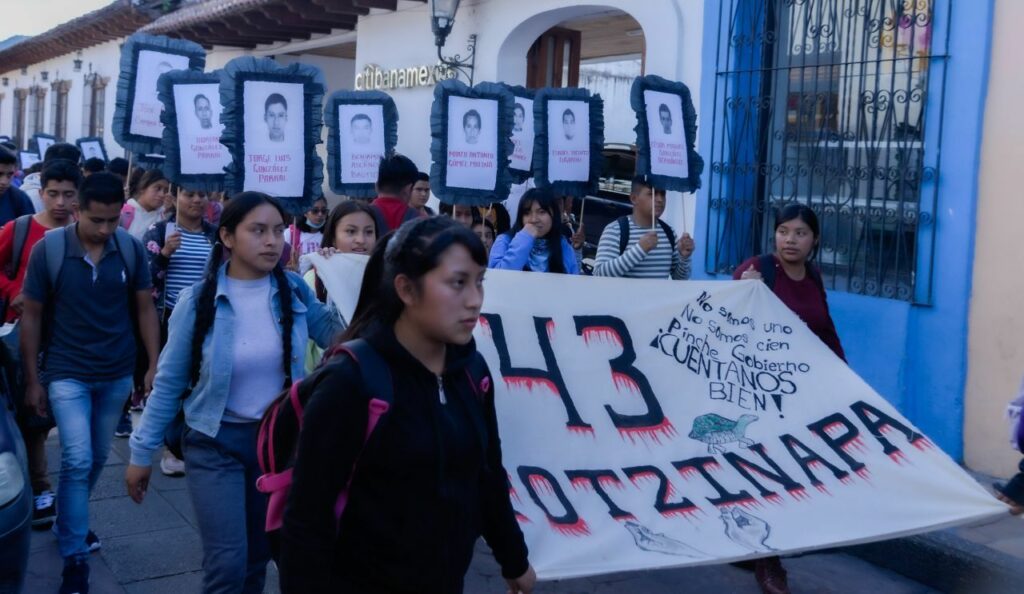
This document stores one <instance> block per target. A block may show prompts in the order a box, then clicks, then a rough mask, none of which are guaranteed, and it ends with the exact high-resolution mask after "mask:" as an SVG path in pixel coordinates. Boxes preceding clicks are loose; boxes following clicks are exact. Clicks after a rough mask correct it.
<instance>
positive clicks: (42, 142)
mask: <svg viewBox="0 0 1024 594" xmlns="http://www.w3.org/2000/svg"><path fill="white" fill-rule="evenodd" d="M32 144H35V146H36V152H37V153H38V154H39V158H40V159H42V158H44V157H46V149H48V148H50V147H51V146H53V145H54V144H57V137H56V136H53V135H52V134H38V133H37V134H33V135H32Z"/></svg>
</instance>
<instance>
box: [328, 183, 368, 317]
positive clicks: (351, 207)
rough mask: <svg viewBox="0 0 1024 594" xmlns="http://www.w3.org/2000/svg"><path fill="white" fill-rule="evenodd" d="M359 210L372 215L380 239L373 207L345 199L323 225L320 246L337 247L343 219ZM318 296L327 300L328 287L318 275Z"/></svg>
mask: <svg viewBox="0 0 1024 594" xmlns="http://www.w3.org/2000/svg"><path fill="white" fill-rule="evenodd" d="M357 212H361V213H364V214H365V215H366V216H368V217H370V220H371V221H373V232H374V236H375V237H376V239H377V241H380V226H379V225H378V224H377V217H375V216H374V212H373V209H372V208H370V205H369V204H367V203H365V202H362V201H359V200H345V201H344V202H342V203H340V204H338V205H337V206H335V207H334V210H332V211H331V216H329V217H328V218H327V222H326V223H325V224H324V227H323V231H324V238H323V239H322V240H320V248H321V249H324V248H332V247H335V245H334V236H335V234H336V232H337V228H338V225H339V224H340V223H341V220H342V219H344V218H345V217H347V216H348V215H350V214H354V213H357ZM374 245H376V244H374ZM316 298H317V299H319V300H320V301H322V302H326V301H327V287H325V286H324V283H323V281H321V280H320V276H318V275H317V276H316Z"/></svg>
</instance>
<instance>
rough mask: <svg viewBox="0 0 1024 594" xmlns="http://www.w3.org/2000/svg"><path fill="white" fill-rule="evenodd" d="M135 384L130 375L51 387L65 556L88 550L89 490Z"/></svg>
mask: <svg viewBox="0 0 1024 594" xmlns="http://www.w3.org/2000/svg"><path fill="white" fill-rule="evenodd" d="M131 390H132V376H130V375H128V376H125V377H122V378H118V379H116V380H109V381H101V382H81V381H78V380H73V379H64V380H56V381H54V382H52V383H50V385H49V386H48V387H47V392H48V393H49V401H50V409H51V410H52V411H53V417H54V419H55V420H56V421H57V431H58V432H60V450H61V454H60V481H59V483H58V488H57V510H58V511H59V513H58V515H57V546H58V548H59V549H60V554H61V556H62V557H64V558H65V559H69V558H72V557H79V556H81V557H85V556H88V554H89V549H88V548H87V547H86V546H85V536H86V534H87V533H88V532H89V493H91V492H92V488H93V486H95V485H96V480H97V479H98V478H99V477H100V472H102V471H103V465H104V464H105V463H106V462H107V454H109V453H110V443H111V442H112V441H113V440H114V428H115V427H117V420H118V418H120V416H121V406H122V405H123V404H124V399H125V398H126V397H127V396H128V394H130V393H131Z"/></svg>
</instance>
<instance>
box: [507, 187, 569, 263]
mask: <svg viewBox="0 0 1024 594" xmlns="http://www.w3.org/2000/svg"><path fill="white" fill-rule="evenodd" d="M534 202H536V203H537V204H538V205H539V206H540V207H541V208H543V209H544V210H545V211H547V213H548V214H549V215H551V229H549V230H548V234H547V235H545V236H544V237H543V238H540V239H546V240H547V242H548V272H556V273H559V274H565V262H564V261H563V259H562V241H563V240H562V207H561V205H560V204H559V200H558V199H556V198H555V196H554V194H552V193H551V192H548V191H547V190H541V189H540V188H532V189H530V190H527V191H526V193H525V194H523V197H522V199H521V200H520V201H519V208H518V209H517V210H516V219H515V220H514V221H512V228H511V229H510V230H509V231H508V233H506V235H508V237H509V239H510V240H511V239H512V238H513V237H515V236H516V233H519V232H520V231H522V230H523V217H525V216H526V215H527V214H528V213H529V212H530V208H531V207H533V203H534Z"/></svg>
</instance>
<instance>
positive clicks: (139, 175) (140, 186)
mask: <svg viewBox="0 0 1024 594" xmlns="http://www.w3.org/2000/svg"><path fill="white" fill-rule="evenodd" d="M162 181H167V178H166V177H164V172H163V171H161V170H160V169H143V168H141V167H136V168H134V169H132V174H131V177H130V178H129V179H128V197H129V198H138V197H139V194H141V193H142V192H143V191H145V189H146V188H148V187H149V186H151V185H153V184H155V183H157V182H162ZM161 206H162V205H161Z"/></svg>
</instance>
